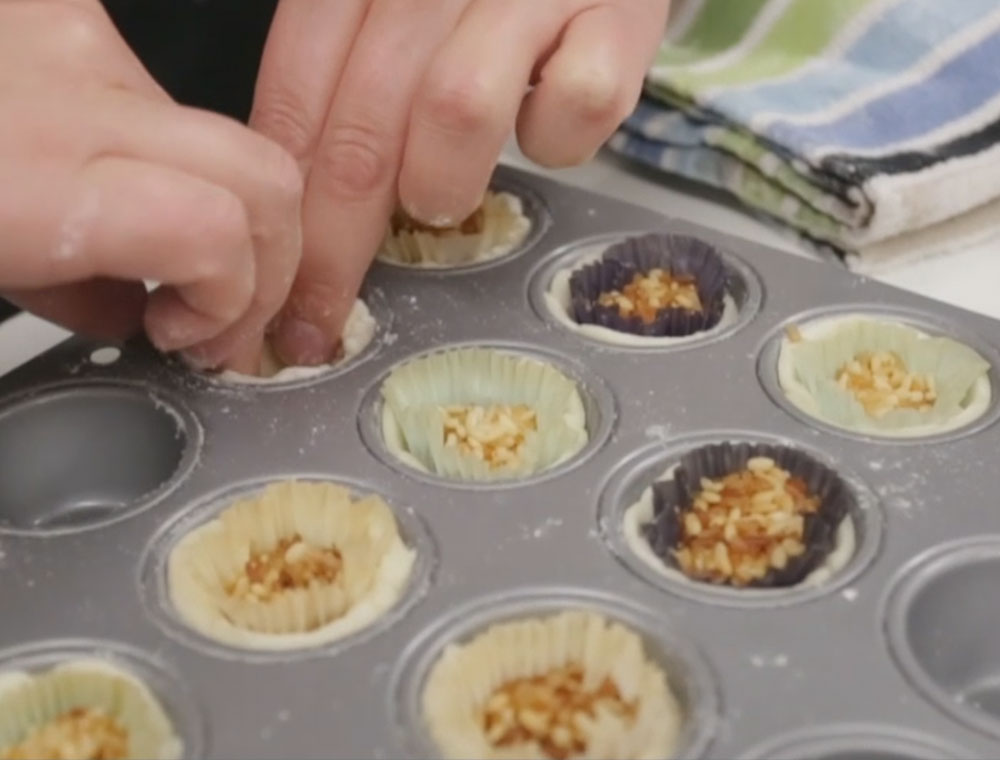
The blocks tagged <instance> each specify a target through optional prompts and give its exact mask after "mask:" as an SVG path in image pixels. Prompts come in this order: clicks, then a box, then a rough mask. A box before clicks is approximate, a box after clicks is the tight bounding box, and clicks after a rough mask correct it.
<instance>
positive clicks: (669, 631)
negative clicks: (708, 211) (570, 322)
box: [0, 168, 1000, 760]
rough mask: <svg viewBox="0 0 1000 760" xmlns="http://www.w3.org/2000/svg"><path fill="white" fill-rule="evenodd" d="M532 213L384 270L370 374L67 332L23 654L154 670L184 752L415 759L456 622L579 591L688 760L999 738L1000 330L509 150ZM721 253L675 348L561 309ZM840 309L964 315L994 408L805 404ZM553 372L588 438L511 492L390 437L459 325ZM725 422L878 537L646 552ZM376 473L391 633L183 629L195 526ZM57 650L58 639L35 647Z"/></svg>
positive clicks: (8, 470)
mask: <svg viewBox="0 0 1000 760" xmlns="http://www.w3.org/2000/svg"><path fill="white" fill-rule="evenodd" d="M495 182H496V185H497V186H498V187H499V188H501V189H512V190H514V191H517V192H520V193H522V195H523V196H524V197H525V198H526V199H527V201H528V202H527V204H526V205H527V208H528V210H529V213H530V214H531V216H532V218H533V222H534V225H535V231H534V232H533V234H532V235H531V236H530V237H529V240H528V242H527V244H526V245H525V246H524V247H522V249H520V250H519V251H517V252H515V253H513V254H511V255H509V256H505V257H503V258H500V259H497V260H495V261H490V262H485V263H479V264H476V265H474V266H471V267H467V268H461V269H451V270H433V271H430V270H427V271H425V270H418V269H411V268H401V267H396V266H391V265H385V264H377V265H376V266H375V267H374V268H373V270H372V272H371V274H370V276H369V278H368V282H367V284H366V293H365V295H366V298H367V299H368V300H369V302H370V303H373V304H375V308H374V309H373V313H374V314H375V316H376V318H377V319H378V321H379V331H378V334H377V336H376V338H375V342H374V343H373V345H372V346H370V347H369V349H368V350H366V351H364V352H362V354H361V355H359V356H358V357H357V358H356V359H355V360H353V361H352V362H351V363H349V364H346V365H342V366H338V367H336V368H335V369H334V370H332V371H330V372H327V373H320V374H318V375H317V376H315V377H311V378H307V379H303V380H299V381H295V382H293V383H279V384H276V385H234V384H227V383H224V382H221V381H219V380H218V379H214V378H205V377H201V376H198V375H196V374H193V373H191V372H189V371H187V370H186V369H184V368H183V367H182V366H181V365H179V364H178V363H174V362H172V361H170V360H166V359H164V358H162V357H160V356H158V355H157V354H156V352H155V351H153V350H152V349H151V348H150V347H148V346H147V345H145V344H143V343H142V342H134V343H130V344H128V345H126V346H124V347H122V350H121V354H120V356H118V357H117V358H116V357H115V355H114V352H109V351H108V350H107V348H108V347H106V346H103V345H101V344H97V343H93V342H88V341H85V340H82V339H77V338H74V339H71V340H69V341H67V342H65V343H63V344H61V345H59V346H57V347H56V348H54V349H53V350H51V351H49V352H47V353H46V354H44V355H42V356H40V357H38V358H36V359H34V360H33V361H31V362H29V363H28V364H27V365H24V366H23V367H21V368H19V369H17V370H15V371H14V372H12V373H10V374H8V375H6V376H4V377H3V378H0V469H2V477H0V577H2V578H3V581H4V582H3V583H2V584H0V610H2V614H0V620H2V624H0V669H6V668H12V667H22V666H24V665H27V666H29V667H30V666H32V663H36V661H37V662H38V663H41V662H42V661H44V662H46V663H47V662H52V661H54V660H58V659H61V658H65V657H71V656H74V655H75V654H79V653H81V652H86V653H88V654H96V655H98V656H103V657H108V658H110V659H112V660H114V661H118V662H121V663H122V664H124V665H125V666H127V667H128V666H129V665H130V664H136V663H137V665H136V667H135V670H136V672H137V674H138V675H140V677H146V676H149V677H150V678H149V682H150V685H151V686H152V687H153V688H154V690H156V691H157V693H159V694H161V697H162V698H163V701H164V704H165V705H166V706H167V708H168V710H170V711H171V712H172V714H173V716H174V718H175V721H176V725H177V728H178V731H180V733H181V734H182V737H183V739H184V740H185V743H186V746H187V751H188V754H189V755H191V756H208V757H285V756H289V757H291V756H294V757H423V756H427V755H429V754H433V752H434V748H433V747H432V746H429V745H428V744H427V736H426V731H425V730H424V728H423V726H422V725H421V721H420V716H419V692H420V688H421V683H422V681H421V679H422V678H423V677H424V676H425V675H426V672H427V670H428V668H429V666H430V664H431V663H432V661H433V658H434V657H435V656H436V654H437V653H438V652H439V651H440V650H441V647H443V646H444V645H445V644H446V643H447V642H448V641H452V640H456V639H463V638H465V637H467V636H469V635H472V634H474V633H475V632H477V631H478V630H480V629H481V628H482V627H483V626H485V625H488V624H489V623H490V622H493V621H496V620H502V619H510V618H512V617H518V616H529V615H533V614H540V613H543V612H546V611H551V610H557V609H563V608H566V607H586V608H592V609H597V610H599V611H602V612H604V613H605V614H606V615H608V616H611V617H615V618H618V619H620V620H622V621H624V622H626V623H628V624H630V625H632V626H633V627H634V628H635V629H636V630H637V631H639V632H640V633H641V634H642V635H643V636H644V637H645V639H646V640H647V644H648V647H647V648H648V651H649V652H650V654H651V656H654V657H655V658H657V659H659V660H660V661H661V662H662V663H663V664H664V666H665V667H666V668H667V670H668V673H669V675H670V678H671V685H672V686H673V688H674V691H675V692H676V693H677V694H678V696H679V697H680V698H681V700H682V702H683V703H684V709H685V711H686V716H687V723H686V726H685V729H684V735H683V742H682V746H681V748H680V750H679V755H680V756H683V757H746V758H759V757H811V758H826V759H828V760H832V759H833V758H837V760H851V759H854V758H872V757H878V758H880V759H884V760H889V759H893V760H895V759H898V758H936V757H950V756H954V757H976V756H978V757H983V758H987V757H995V756H997V754H998V752H1000V636H997V634H996V630H995V621H996V620H997V614H996V610H997V609H1000V591H998V589H1000V503H998V501H997V492H998V491H1000V474H998V469H997V467H996V452H997V451H998V450H1000V426H998V425H996V424H994V423H995V422H996V419H997V416H998V414H1000V386H998V385H997V383H998V378H1000V355H998V352H997V349H996V345H997V344H998V343H1000V323H997V322H994V321H991V320H989V319H986V318H983V317H979V316H976V315H973V314H969V313H966V312H963V311H961V310H958V309H954V308H951V307H948V306H945V305H942V304H938V303H935V302H932V301H929V300H926V299H923V298H920V297H918V296H915V295H911V294H908V293H904V292H901V291H898V290H894V289H892V288H888V287H885V286H883V285H879V284H876V283H874V282H870V281H867V280H865V279H863V278H859V277H855V276H853V275H850V274H848V273H847V272H845V271H840V270H838V269H835V268H833V267H830V266H828V265H820V264H816V263H813V262H809V261H805V260H799V259H796V258H793V257H790V256H788V255H787V254H784V253H781V252H777V251H773V250H770V249H767V248H765V247H762V246H759V245H756V244H754V243H750V242H747V241H745V240H740V239H736V238H733V237H730V236H728V235H726V234H725V233H723V232H720V231H718V230H710V229H705V228H702V227H698V226H696V225H693V224H690V223H687V222H685V221H681V220H676V219H670V218H668V217H666V216H661V215H659V214H657V213H655V212H652V211H649V210H646V209H641V208H638V207H634V206H630V205H627V204H624V203H620V202H618V201H615V200H613V199H609V198H604V197H601V196H598V195H595V194H591V193H588V192H584V191H581V190H577V189H572V188H569V187H565V186H562V185H559V184H556V183H554V182H551V181H548V180H544V179H541V178H537V177H533V176H531V175H526V174H521V173H519V172H515V171H512V170H508V169H505V168H501V169H500V170H498V172H497V176H496V180H495ZM664 230H665V231H671V232H678V233H683V234H689V235H694V236H697V237H700V238H703V239H705V240H708V241H709V242H712V243H714V244H715V245H717V246H718V247H719V248H720V249H721V251H722V253H723V255H724V256H725V258H726V261H727V262H728V265H729V266H730V267H731V271H732V274H733V277H734V283H735V286H734V288H733V291H732V294H733V295H734V298H735V299H736V300H737V302H738V305H739V306H740V314H739V317H738V319H737V320H736V321H735V323H734V324H732V325H731V326H729V327H727V328H726V329H725V330H721V331H718V332H715V333H713V334H712V335H711V336H709V337H708V338H707V339H705V340H695V341H690V342H682V343H678V344H677V345H673V346H657V347H628V346H612V345H608V344H606V343H602V342H600V341H596V340H593V339H591V338H588V337H587V336H586V335H582V334H579V333H576V332H573V331H570V330H568V329H566V328H565V327H563V326H561V325H560V324H559V322H558V321H557V320H556V319H554V318H553V316H552V315H551V313H550V312H549V311H548V310H547V308H546V306H545V299H544V292H545V290H546V288H547V285H548V280H550V279H551V276H552V274H553V272H555V271H557V270H558V269H560V268H562V267H565V266H566V265H567V264H568V263H571V262H572V261H573V257H575V256H580V255H581V252H582V251H586V250H590V251H593V250H594V246H595V245H604V244H608V243H610V242H614V241H616V240H618V239H621V238H622V237H623V236H626V235H630V234H639V233H643V232H649V231H664ZM845 311H852V312H862V313H871V314H876V315H885V316H888V317H891V318H893V319H898V320H901V321H904V322H909V323H912V324H914V325H917V326H919V327H920V328H921V329H925V330H929V331H932V332H935V333H940V334H946V335H950V336H953V337H955V338H957V339H959V340H961V341H963V342H965V343H967V344H968V345H970V346H972V347H973V348H975V349H976V350H977V351H979V352H980V353H981V354H982V355H983V356H984V357H986V358H987V359H988V360H989V362H990V363H991V365H992V369H991V377H992V381H993V383H994V387H993V401H992V404H991V407H990V408H989V409H988V410H987V412H986V414H985V416H984V417H982V418H980V419H979V420H977V421H976V422H974V423H973V424H971V425H970V426H968V427H966V428H963V429H960V430H956V431H952V432H949V433H947V434H945V435H941V436H936V437H933V438H930V439H906V440H885V439H879V438H874V437H868V436H859V435H854V434H850V433H846V432H844V431H840V430H837V429H835V428H831V427H829V426H827V425H824V424H822V423H819V422H817V421H815V420H812V419H811V418H808V417H804V416H802V415H801V414H800V413H798V412H797V411H796V410H794V409H792V408H789V406H788V404H787V403H786V402H785V401H784V400H783V398H782V394H781V391H780V388H778V387H777V385H776V378H775V371H774V363H775V358H776V349H777V344H778V342H779V341H780V338H781V335H782V334H783V329H784V327H785V326H786V325H787V324H790V323H795V322H801V321H803V320H806V319H810V318H814V317H819V316H825V315H829V314H833V313H843V312H845ZM454 345H477V346H492V347H495V348H499V349H501V350H505V351H511V352H515V353H525V354H528V355H531V356H536V357H539V358H542V359H545V360H547V361H551V362H553V363H554V364H555V365H556V366H557V367H558V368H559V369H561V370H562V371H564V372H566V373H568V374H569V375H570V376H571V377H573V378H574V379H575V380H577V381H578V382H579V384H580V387H581V391H582V393H583V395H584V398H585V405H586V407H587V417H588V426H589V433H590V442H589V444H588V445H587V446H586V447H585V448H584V449H583V450H582V451H581V452H580V453H579V454H578V455H577V456H576V457H574V458H573V459H572V460H570V461H568V462H566V463H564V464H562V465H560V466H558V467H555V468H553V469H551V470H548V471H545V472H544V473H541V474H539V475H538V476H535V477H532V478H529V479H526V480H522V481H513V482H498V483H455V482H451V481H447V480H443V479H441V478H436V477H433V476H429V475H427V474H424V473H418V472H416V471H414V470H412V469H410V468H408V467H406V466H405V465H403V464H401V463H399V462H398V461H396V460H395V459H394V458H393V457H392V456H391V455H390V454H388V452H386V451H385V449H384V447H383V445H382V443H381V437H380V433H379V428H378V424H377V423H378V411H379V405H380V398H379V391H378V389H379V383H380V382H381V380H382V379H384V377H385V376H386V374H387V372H388V371H389V370H390V369H391V368H392V367H394V366H396V365H397V364H398V363H400V362H402V361H405V360H407V359H410V358H412V357H413V356H415V355H419V354H421V353H425V352H427V351H430V350H435V349H439V348H442V347H445V346H454ZM721 440H762V441H771V442H782V443H784V444H786V445H792V446H799V447H801V448H803V449H804V450H806V451H808V452H810V453H812V454H813V455H814V456H816V457H818V458H820V459H821V460H822V461H825V462H827V463H829V464H830V465H832V466H833V467H835V468H836V469H837V471H838V472H839V473H841V474H842V475H843V476H844V477H845V478H846V480H847V482H848V483H849V485H850V487H851V488H852V489H853V490H854V491H855V496H856V497H857V498H856V502H857V505H858V511H857V514H855V518H856V520H855V522H856V526H857V528H858V544H857V546H858V548H857V551H856V553H855V556H854V557H853V559H852V560H851V562H850V563H849V564H848V565H847V566H846V567H845V568H844V569H843V570H842V571H841V572H840V573H838V574H837V575H836V576H835V577H834V578H832V579H831V580H830V581H829V582H828V583H826V584H824V585H821V586H818V587H810V588H804V589H791V590H785V591H782V590H734V589H716V588H709V587H706V586H703V585H699V584H693V583H692V584H682V583H675V582H671V581H668V580H665V579H663V578H662V577H658V576H657V575H656V574H655V573H652V572H651V571H648V568H644V566H643V565H642V563H641V562H638V561H637V560H636V559H635V558H634V557H632V556H631V555H630V554H629V549H628V547H627V546H626V545H625V544H624V542H623V540H622V536H621V532H620V522H621V514H622V513H623V512H624V510H625V508H627V507H628V505H629V504H631V503H632V502H633V501H635V498H636V496H637V495H638V494H639V493H640V492H641V490H642V489H643V488H644V487H645V486H646V485H648V484H649V482H650V481H651V480H652V479H653V478H654V477H656V476H657V475H659V474H660V473H661V472H663V471H664V470H665V469H666V467H667V466H669V464H670V463H671V462H672V461H674V459H676V457H677V456H679V454H680V453H682V452H683V451H685V450H687V449H689V448H691V447H693V446H697V445H701V444H704V443H707V442H713V441H721ZM293 476H294V477H299V478H312V479H329V480H334V481H338V482H342V483H346V484H348V485H349V486H351V487H353V488H355V489H356V490H357V491H358V492H376V493H378V494H381V495H382V496H383V497H384V498H385V499H386V501H387V502H388V503H389V504H390V505H391V506H392V507H393V508H394V510H395V511H396V513H397V515H398V517H399V523H400V530H401V531H402V533H403V536H404V538H405V539H406V540H407V542H408V543H409V544H410V546H412V547H414V548H416V550H417V553H418V561H417V564H416V566H415V569H414V573H413V577H412V579H411V582H410V585H409V588H408V589H407V592H406V593H405V594H404V597H403V599H402V600H401V601H400V603H399V604H398V605H397V607H396V608H394V609H393V610H392V612H390V614H388V615H387V616H386V617H385V618H383V619H382V620H381V621H380V622H379V623H378V624H376V625H374V626H372V627H371V628H369V629H367V630H365V631H362V632H360V633H358V634H356V635H354V636H352V637H350V638H348V639H344V640H341V641H338V642H335V643H333V644H331V645H329V646H325V647H320V648H318V649H312V650H304V651H294V652H280V653H267V652H244V651H240V650H236V649H231V648H228V647H226V646H223V645H221V644H216V643H212V642H209V641H207V640H205V639H203V638H202V637H200V636H199V635H198V634H196V633H194V632H192V631H191V630H190V629H188V628H186V627H185V626H184V624H183V623H182V622H181V621H180V619H179V617H178V616H177V615H176V613H175V612H174V611H173V610H172V609H171V607H170V604H169V600H168V599H167V597H166V595H165V593H164V577H163V575H164V569H163V565H164V558H165V553H166V551H168V550H169V547H170V546H172V542H173V541H175V540H176V539H177V537H178V536H179V535H180V534H182V533H183V531H184V530H186V529H188V528H190V526H192V525H196V524H199V523H201V522H202V521H204V520H205V519H207V518H208V517H210V516H211V515H213V514H214V513H215V512H217V511H218V510H219V509H221V508H222V507H223V506H225V504H226V503H227V498H231V497H232V496H233V495H234V494H239V493H241V492H245V491H247V490H249V489H253V488H257V487H259V486H260V485H261V484H262V483H264V482H268V481H270V480H274V479H278V478H285V477H293ZM39 658H40V659H39Z"/></svg>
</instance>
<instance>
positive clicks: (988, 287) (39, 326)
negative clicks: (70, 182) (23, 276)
mask: <svg viewBox="0 0 1000 760" xmlns="http://www.w3.org/2000/svg"><path fill="white" fill-rule="evenodd" d="M503 161H504V163H508V164H511V165H513V166H516V167H518V168H522V169H527V170H529V171H535V172H538V173H540V174H544V175H546V176H550V177H552V178H553V179H557V180H559V181H562V182H566V183H568V184H572V185H578V186H580V187H583V188H587V189H590V190H594V191H597V192H600V193H604V194H606V195H612V196H615V197H618V198H621V199H622V200H625V201H629V202H631V203H635V204H638V205H642V206H648V207H649V208H653V209H656V210H659V211H663V212H664V213H667V214H669V215H670V216H675V217H680V218H685V219H689V220H691V221H693V222H698V223H700V224H704V225H707V226H712V227H718V228H720V229H723V230H725V231H726V232H729V233H731V234H733V235H738V236H741V237H745V238H749V239H751V240H755V241H758V242H760V243H764V244H766V245H770V246H772V247H775V248H780V249H782V250H785V251H788V252H789V254H792V255H801V256H811V255H812V254H811V253H810V252H809V251H808V250H807V249H806V247H805V246H804V245H802V244H801V243H800V242H799V241H798V240H796V239H795V238H794V237H793V236H791V235H790V234H788V233H784V232H781V231H779V230H778V229H777V228H775V227H772V226H770V225H767V224H764V223H762V222H760V221H758V220H757V219H755V218H753V217H752V216H750V215H749V214H747V213H745V212H743V211H741V210H739V209H737V208H736V207H734V206H733V205H732V204H731V203H729V202H728V201H727V200H726V199H725V198H724V197H723V196H722V195H721V194H718V193H712V192H707V191H705V190H702V189H701V188H698V187H697V186H695V185H693V184H690V183H687V182H683V181H669V182H667V181H664V180H663V179H662V178H661V177H659V176H658V175H654V174H653V173H651V172H650V171H648V170H645V169H642V168H641V167H633V166H631V165H626V164H625V163H623V162H622V161H621V160H620V159H618V158H616V157H615V156H612V155H609V154H605V153H601V154H599V155H598V156H597V157H596V158H595V159H594V160H593V161H591V162H590V163H589V164H587V165H586V166H581V167H577V168H574V169H564V170H560V171H547V170H541V169H539V168H538V167H535V166H533V165H532V164H530V163H529V162H528V161H527V160H526V159H524V157H523V156H521V154H520V153H519V152H518V151H517V149H516V148H515V147H513V146H508V147H507V149H505V151H504V154H503ZM878 279H880V280H882V281H884V282H887V283H889V284H891V285H895V286H897V287H900V288H904V289H907V290H912V291H914V292H917V293H921V294H923V295H925V296H929V297H931V298H936V299H938V300H941V301H945V302H947V303H951V304H953V305H955V306H960V307H962V308H965V309H969V310H971V311H976V312H979V313H982V314H986V315H988V316H992V317H994V318H996V319H1000V241H991V242H990V243H986V244H983V245H979V246H975V247H971V248H968V249H965V250H961V251H957V252H954V253H951V254H949V255H947V256H941V257H937V258H933V259H929V260H925V261H921V262H918V263H915V264H909V265H906V266H902V267H900V268H898V269H896V270H895V271H891V272H889V273H888V274H884V275H880V276H879V277H878ZM65 336H66V332H65V331H63V330H61V329H59V328H57V327H55V326H53V325H51V324H48V323H46V322H43V321H42V320H40V319H37V318H35V317H32V316H30V315H20V316H17V317H14V318H13V319H10V320H8V321H7V322H5V323H3V324H2V325H0V374H3V373H5V372H8V371H9V370H10V369H13V368H14V367H17V366H18V365H20V364H22V363H23V362H25V361H27V360H28V359H30V358H31V357H32V356H34V355H36V354H38V353H40V352H41V351H44V350H45V349H46V348H48V347H49V346H52V345H54V344H55V343H57V342H59V341H60V340H62V339H63V338H64V337H65Z"/></svg>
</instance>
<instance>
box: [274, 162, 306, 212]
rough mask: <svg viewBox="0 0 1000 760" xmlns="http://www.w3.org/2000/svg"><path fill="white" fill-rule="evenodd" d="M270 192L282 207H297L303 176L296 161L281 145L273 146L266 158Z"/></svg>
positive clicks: (299, 200) (300, 195)
mask: <svg viewBox="0 0 1000 760" xmlns="http://www.w3.org/2000/svg"><path fill="white" fill-rule="evenodd" d="M266 165H267V176H268V178H269V181H270V185H271V190H272V194H273V196H274V197H275V200H276V201H277V203H278V205H279V206H280V207H281V208H283V209H287V208H298V206H299V203H300V202H301V200H302V192H303V178H302V172H301V170H300V169H299V165H298V162H296V160H295V159H294V158H293V157H292V155H291V154H290V153H289V152H288V151H286V150H284V149H283V148H281V147H278V146H274V147H273V148H272V149H271V150H270V151H269V155H268V157H267V159H266Z"/></svg>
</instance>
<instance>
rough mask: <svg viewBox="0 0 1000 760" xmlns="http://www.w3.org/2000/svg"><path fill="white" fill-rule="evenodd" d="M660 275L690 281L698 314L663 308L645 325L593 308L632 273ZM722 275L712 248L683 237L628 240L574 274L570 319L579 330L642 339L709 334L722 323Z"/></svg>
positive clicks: (609, 310) (724, 278) (613, 311)
mask: <svg viewBox="0 0 1000 760" xmlns="http://www.w3.org/2000/svg"><path fill="white" fill-rule="evenodd" d="M652 269H664V270H666V271H668V272H670V273H671V274H674V275H688V276H690V277H693V278H694V280H695V287H696V288H697V289H698V296H699V298H700V299H701V304H702V311H689V310H687V309H679V308H665V309H662V310H661V311H660V313H659V314H657V316H656V319H655V320H653V322H651V323H649V324H647V323H645V322H643V321H642V319H641V318H639V317H637V316H633V317H628V318H625V317H622V316H621V314H620V313H619V311H618V309H617V308H616V307H614V306H602V305H601V304H599V303H598V299H599V298H600V296H601V294H602V293H606V292H608V291H612V290H621V289H622V288H623V287H624V286H625V285H627V284H628V283H629V282H631V280H632V278H633V277H634V276H635V275H636V274H637V273H642V272H649V271H650V270H652ZM726 281H727V273H726V267H725V263H724V262H723V260H722V257H721V256H720V255H719V253H718V252H717V251H716V250H715V248H714V247H712V246H711V245H709V244H708V243H706V242H704V241H702V240H698V239H697V238H692V237H686V236H683V235H668V234H657V233H653V234H649V235H641V236H638V237H631V238H627V239H626V240H623V241H622V242H620V243H616V244H615V245H613V246H611V247H610V248H608V249H607V250H606V251H605V252H604V254H603V255H602V256H601V259H600V260H599V261H595V262H592V263H590V264H587V265H586V266H583V267H581V268H580V269H578V270H576V271H575V272H573V274H572V275H571V276H570V280H569V289H570V314H571V316H572V317H573V319H574V320H576V322H577V323H579V324H593V325H600V326H602V327H607V328H609V329H612V330H617V331H618V332H624V333H631V334H633V335H642V336H646V337H674V338H680V337H685V336H687V335H693V334H695V333H698V332H703V331H705V330H710V329H712V328H713V327H715V326H716V325H717V324H718V323H719V320H720V319H722V312H723V310H724V308H725V295H726Z"/></svg>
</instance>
